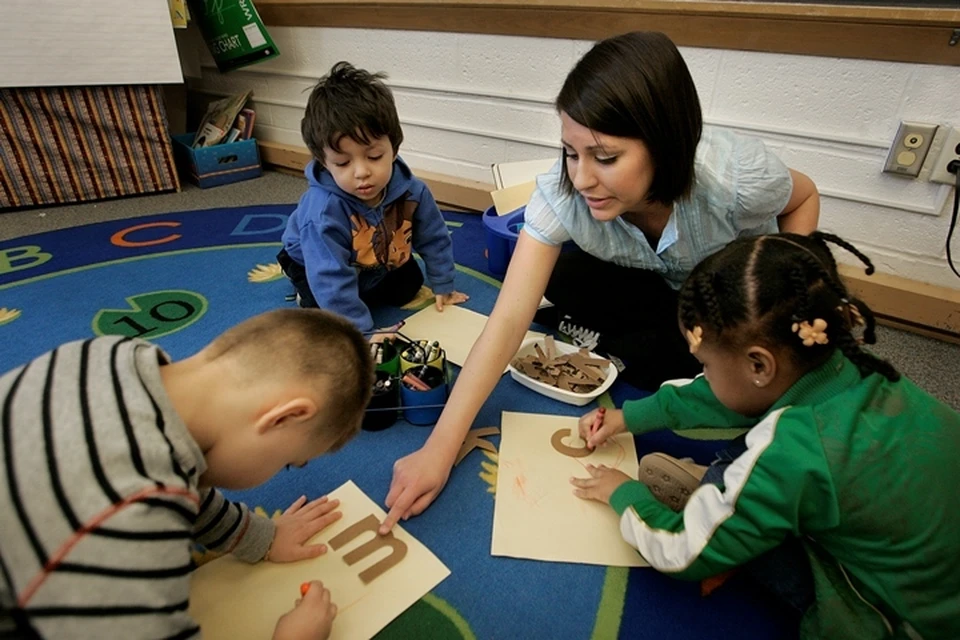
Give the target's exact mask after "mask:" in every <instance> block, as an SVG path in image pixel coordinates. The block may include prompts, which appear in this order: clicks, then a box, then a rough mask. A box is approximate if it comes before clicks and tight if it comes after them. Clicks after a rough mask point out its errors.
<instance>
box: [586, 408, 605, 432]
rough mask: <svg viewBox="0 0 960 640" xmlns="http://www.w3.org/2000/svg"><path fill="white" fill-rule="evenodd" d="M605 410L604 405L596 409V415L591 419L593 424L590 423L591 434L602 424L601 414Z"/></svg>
mask: <svg viewBox="0 0 960 640" xmlns="http://www.w3.org/2000/svg"><path fill="white" fill-rule="evenodd" d="M606 412H607V408H606V407H600V409H599V410H598V411H597V415H596V417H595V418H594V419H593V424H592V425H590V435H591V436H592V435H593V434H595V433H596V432H597V430H598V429H599V428H600V427H602V426H603V416H604V414H605V413H606Z"/></svg>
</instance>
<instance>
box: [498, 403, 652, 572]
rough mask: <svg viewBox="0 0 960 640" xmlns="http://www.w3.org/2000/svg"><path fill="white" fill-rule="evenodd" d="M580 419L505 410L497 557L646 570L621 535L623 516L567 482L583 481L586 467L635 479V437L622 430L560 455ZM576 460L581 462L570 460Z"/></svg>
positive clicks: (501, 439)
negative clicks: (610, 470) (598, 442)
mask: <svg viewBox="0 0 960 640" xmlns="http://www.w3.org/2000/svg"><path fill="white" fill-rule="evenodd" d="M577 421H578V420H577V418H576V417H567V416H548V415H539V414H532V413H512V412H509V411H504V412H503V419H502V421H501V425H500V454H499V458H500V463H499V470H498V471H497V500H496V503H495V506H494V510H493V544H492V546H491V553H492V554H493V555H495V556H510V557H513V558H529V559H532V560H547V561H551V562H579V563H583V564H599V565H604V566H616V567H645V566H647V563H646V562H644V560H643V558H641V557H640V554H638V553H637V551H636V550H635V549H634V548H633V547H631V546H630V545H629V544H627V543H626V542H625V541H624V540H623V538H622V537H620V519H619V518H618V517H617V514H616V512H615V511H614V510H613V509H611V508H610V507H609V506H608V505H605V504H601V503H599V502H596V501H594V500H583V499H581V498H578V497H577V496H575V495H573V485H571V484H570V477H571V476H575V477H581V478H585V477H588V476H589V475H590V474H589V473H587V471H586V469H585V465H587V464H593V465H600V464H605V465H607V466H608V467H614V468H617V469H620V470H621V471H623V472H624V473H626V474H627V475H628V476H630V477H631V478H636V477H637V466H638V465H637V450H636V447H635V446H634V443H633V436H632V435H630V434H629V433H621V434H620V435H618V436H617V437H616V438H614V439H612V440H611V441H610V443H609V444H607V445H606V446H604V447H600V448H599V449H597V450H596V451H593V452H588V450H586V449H584V450H581V451H570V453H573V454H574V455H569V454H568V453H562V452H561V451H560V450H558V448H557V447H559V449H565V448H566V447H565V445H564V444H563V443H564V442H565V438H566V436H567V435H568V434H569V431H570V429H574V430H576V429H577ZM574 456H578V457H574Z"/></svg>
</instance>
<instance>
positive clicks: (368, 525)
mask: <svg viewBox="0 0 960 640" xmlns="http://www.w3.org/2000/svg"><path fill="white" fill-rule="evenodd" d="M379 528H380V522H379V521H377V518H376V516H374V515H373V514H370V515H369V516H367V517H366V518H364V519H363V520H360V521H359V522H357V523H356V524H353V525H351V526H349V527H347V528H346V529H344V530H343V531H341V532H340V533H338V534H337V535H335V536H334V537H333V538H331V540H330V546H331V547H333V550H334V551H338V550H339V549H340V547H342V546H344V545H346V544H347V543H348V542H350V541H351V540H353V539H354V538H357V537H359V536H360V535H361V534H363V533H365V532H367V531H369V532H371V533H372V534H373V540H370V541H369V542H367V543H365V544H363V545H360V546H359V547H357V548H356V549H354V550H353V551H351V552H350V553H348V554H346V555H345V556H343V561H344V562H346V563H347V566H350V567H352V566H353V565H355V564H356V563H358V562H360V561H361V560H363V559H364V558H366V557H367V556H369V555H371V554H373V553H374V552H375V551H377V550H378V549H381V548H383V547H390V549H391V551H390V555H388V556H387V557H386V558H384V559H383V560H381V561H380V562H378V563H377V564H375V565H373V566H372V567H370V568H369V569H366V570H365V571H361V572H360V580H361V581H362V582H363V584H370V583H371V582H373V581H374V580H376V579H377V578H378V577H380V575H381V574H383V573H385V572H386V571H387V570H389V569H391V568H392V567H394V566H396V565H397V564H399V563H400V561H401V560H403V559H404V557H406V555H407V545H406V544H404V543H403V542H401V541H400V540H397V539H396V538H394V537H393V533H388V534H387V535H385V536H381V535H378V534H377V529H379Z"/></svg>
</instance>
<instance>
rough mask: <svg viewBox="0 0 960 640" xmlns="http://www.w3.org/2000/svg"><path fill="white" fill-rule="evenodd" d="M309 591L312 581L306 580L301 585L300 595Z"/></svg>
mask: <svg viewBox="0 0 960 640" xmlns="http://www.w3.org/2000/svg"><path fill="white" fill-rule="evenodd" d="M307 591H310V583H309V582H304V583H303V584H301V585H300V597H301V598H302V597H303V596H305V595H307Z"/></svg>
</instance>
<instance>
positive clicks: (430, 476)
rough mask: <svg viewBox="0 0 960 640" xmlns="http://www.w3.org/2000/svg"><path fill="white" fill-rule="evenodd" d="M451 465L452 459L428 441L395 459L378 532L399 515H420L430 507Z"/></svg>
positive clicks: (399, 516)
mask: <svg viewBox="0 0 960 640" xmlns="http://www.w3.org/2000/svg"><path fill="white" fill-rule="evenodd" d="M454 455H456V452H454ZM452 467H453V458H449V459H448V457H447V456H444V455H443V453H442V452H440V451H434V450H433V449H432V448H431V447H430V446H429V443H428V444H426V445H424V446H423V447H421V448H420V449H417V450H416V451H414V452H413V453H411V454H410V455H408V456H405V457H403V458H400V459H399V460H397V461H396V462H395V463H394V465H393V481H392V482H391V483H390V492H389V493H387V500H386V505H387V508H388V509H390V512H389V513H388V514H387V517H386V518H385V519H384V521H383V524H381V525H380V535H385V534H387V533H389V532H390V529H392V528H393V525H395V524H397V522H398V521H399V520H400V519H401V518H402V519H404V520H406V519H407V518H409V517H410V516H416V515H420V513H422V512H423V510H424V509H426V508H427V507H428V506H430V503H431V502H433V501H434V499H435V498H436V497H437V496H438V495H439V494H440V492H441V491H442V490H443V487H444V485H446V484H447V478H449V477H450V470H451V468H452Z"/></svg>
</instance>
